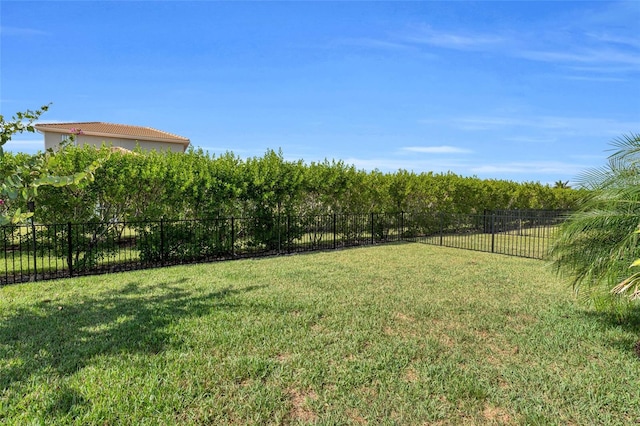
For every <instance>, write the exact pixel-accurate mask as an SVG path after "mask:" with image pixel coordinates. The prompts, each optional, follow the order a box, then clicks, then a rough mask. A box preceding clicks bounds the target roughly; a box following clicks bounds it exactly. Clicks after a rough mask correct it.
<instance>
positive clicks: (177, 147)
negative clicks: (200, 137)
mask: <svg viewBox="0 0 640 426" xmlns="http://www.w3.org/2000/svg"><path fill="white" fill-rule="evenodd" d="M60 142H62V133H53V132H45V134H44V149H49V148H53V149H56V148H57V147H58V146H59V145H60ZM103 144H105V145H112V146H119V147H122V148H125V149H128V150H131V151H133V150H134V149H135V148H136V146H137V145H138V144H140V148H142V149H143V150H144V151H152V150H154V149H155V150H156V151H161V150H162V151H167V150H171V151H174V152H184V151H185V148H184V145H182V144H179V143H169V142H155V141H145V140H133V139H118V138H104V137H101V136H88V135H77V136H76V145H79V146H84V145H93V146H95V147H101V146H102V145H103Z"/></svg>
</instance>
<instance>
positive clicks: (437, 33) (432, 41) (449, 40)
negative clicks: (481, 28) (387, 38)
mask: <svg viewBox="0 0 640 426" xmlns="http://www.w3.org/2000/svg"><path fill="white" fill-rule="evenodd" d="M404 40H405V41H406V42H410V43H416V44H426V45H431V46H436V47H442V48H447V49H457V50H486V49H493V48H495V47H496V46H500V45H502V44H503V43H504V42H505V41H506V40H507V39H506V38H505V37H503V36H501V35H496V34H481V33H472V32H468V31H465V32H461V31H442V30H435V29H433V28H432V27H430V26H421V27H419V28H417V29H416V30H414V32H413V34H411V35H407V36H405V37H404Z"/></svg>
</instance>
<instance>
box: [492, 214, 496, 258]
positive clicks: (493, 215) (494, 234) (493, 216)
mask: <svg viewBox="0 0 640 426" xmlns="http://www.w3.org/2000/svg"><path fill="white" fill-rule="evenodd" d="M495 223H496V214H495V213H493V212H492V213H491V253H495V244H496V233H495Z"/></svg>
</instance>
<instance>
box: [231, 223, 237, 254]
mask: <svg viewBox="0 0 640 426" xmlns="http://www.w3.org/2000/svg"><path fill="white" fill-rule="evenodd" d="M235 247H236V227H235V219H234V218H233V216H231V257H234V256H235V255H236V250H235Z"/></svg>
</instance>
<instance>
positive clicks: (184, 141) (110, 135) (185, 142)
mask: <svg viewBox="0 0 640 426" xmlns="http://www.w3.org/2000/svg"><path fill="white" fill-rule="evenodd" d="M34 127H35V129H36V130H38V131H39V132H41V133H44V132H52V133H60V134H67V135H70V134H71V131H69V130H68V129H58V128H55V127H39V126H38V125H35V126H34ZM81 134H82V135H85V136H96V137H103V138H117V139H128V140H133V141H149V142H166V143H175V144H180V145H184V146H185V148H186V147H188V146H189V144H190V143H191V141H190V140H189V139H186V138H184V139H182V138H180V139H178V138H158V137H152V136H149V137H140V136H131V135H122V134H118V133H100V132H88V131H84V130H83V131H82V133H81Z"/></svg>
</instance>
